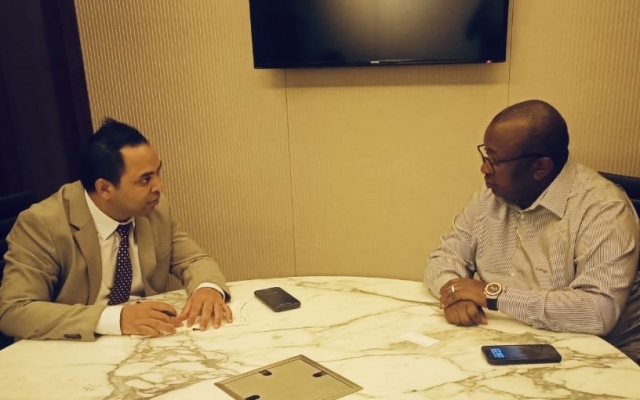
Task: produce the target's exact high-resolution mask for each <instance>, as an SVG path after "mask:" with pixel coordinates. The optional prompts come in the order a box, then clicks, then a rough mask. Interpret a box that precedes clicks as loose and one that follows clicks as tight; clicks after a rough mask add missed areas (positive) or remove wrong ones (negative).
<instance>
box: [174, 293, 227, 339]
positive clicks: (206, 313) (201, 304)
mask: <svg viewBox="0 0 640 400" xmlns="http://www.w3.org/2000/svg"><path fill="white" fill-rule="evenodd" d="M198 316H200V330H201V331H205V330H207V327H208V325H209V320H210V319H211V316H213V327H214V328H216V329H217V328H219V327H220V323H221V322H222V318H223V317H224V319H225V321H227V322H231V321H233V317H232V313H231V309H230V308H229V306H228V305H227V304H226V303H225V302H224V298H223V297H222V294H221V293H220V292H218V291H217V290H215V289H213V288H209V287H202V288H200V289H196V290H195V291H194V292H193V293H191V296H190V297H189V299H188V300H187V304H186V305H185V306H184V309H183V310H182V312H181V313H180V315H179V316H178V319H179V320H180V321H184V320H185V319H186V320H187V326H189V327H190V326H192V325H193V324H194V322H195V321H196V318H197V317H198Z"/></svg>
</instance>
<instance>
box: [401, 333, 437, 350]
mask: <svg viewBox="0 0 640 400" xmlns="http://www.w3.org/2000/svg"><path fill="white" fill-rule="evenodd" d="M400 338H402V339H404V340H408V341H410V342H413V343H415V344H419V345H420V346H424V347H429V346H431V345H433V344H436V343H438V342H439V340H438V339H434V338H432V337H430V336H425V335H423V334H420V333H416V332H407V333H405V334H404V335H402V336H400Z"/></svg>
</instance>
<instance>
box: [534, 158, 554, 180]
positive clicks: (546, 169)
mask: <svg viewBox="0 0 640 400" xmlns="http://www.w3.org/2000/svg"><path fill="white" fill-rule="evenodd" d="M553 166H554V164H553V160H552V159H551V157H540V158H538V159H537V160H536V162H535V163H534V164H533V168H534V170H533V179H535V180H536V181H541V180H543V179H544V178H546V177H547V176H549V175H550V174H551V172H552V171H553Z"/></svg>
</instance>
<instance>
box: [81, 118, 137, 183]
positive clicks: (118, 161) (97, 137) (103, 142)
mask: <svg viewBox="0 0 640 400" xmlns="http://www.w3.org/2000/svg"><path fill="white" fill-rule="evenodd" d="M143 144H147V145H148V144H149V141H148V140H147V139H146V138H145V137H144V136H143V135H142V134H141V133H140V132H139V131H138V130H137V129H136V128H134V127H132V126H129V125H127V124H125V123H122V122H119V121H116V120H114V119H111V118H107V119H105V120H104V122H103V123H102V126H100V128H99V129H98V130H97V131H96V133H95V134H93V135H92V136H91V138H90V139H89V141H88V142H87V144H86V146H85V149H84V152H83V156H82V172H81V178H80V181H81V182H82V186H84V189H85V190H86V191H87V192H89V193H92V192H95V190H96V187H95V185H96V181H97V180H98V179H100V178H102V179H106V180H107V181H109V182H111V183H112V184H114V185H115V186H116V187H118V186H119V185H120V177H121V176H122V173H123V172H124V160H123V159H122V154H121V153H120V149H122V148H123V147H127V146H132V147H135V146H139V145H143Z"/></svg>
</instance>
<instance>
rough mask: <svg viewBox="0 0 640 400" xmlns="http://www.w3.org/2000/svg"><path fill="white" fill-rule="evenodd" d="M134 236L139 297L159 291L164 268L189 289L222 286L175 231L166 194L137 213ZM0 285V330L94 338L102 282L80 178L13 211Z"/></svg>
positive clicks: (213, 268) (207, 262)
mask: <svg viewBox="0 0 640 400" xmlns="http://www.w3.org/2000/svg"><path fill="white" fill-rule="evenodd" d="M134 235H135V238H136V240H137V243H138V252H139V257H140V268H141V270H142V280H143V284H144V294H145V296H150V295H154V294H157V293H161V292H163V291H165V286H166V284H167V278H168V274H169V273H172V274H174V275H175V276H177V277H178V278H180V279H181V280H182V281H183V282H184V284H185V288H186V290H187V293H189V294H190V293H191V292H192V291H193V290H194V289H195V288H196V287H197V286H198V285H199V284H201V283H204V282H211V283H214V284H216V285H218V286H220V287H221V288H222V289H223V290H224V291H225V292H226V293H227V298H229V297H230V296H229V289H228V288H227V286H226V284H225V278H224V276H223V274H222V272H221V271H220V268H219V267H218V265H217V264H216V262H215V261H214V260H213V259H212V258H211V257H209V256H207V255H206V254H205V253H204V252H203V251H202V250H201V249H200V247H198V245H196V244H195V243H194V242H193V240H191V239H190V238H189V237H188V236H187V235H186V234H185V233H184V232H181V231H179V230H177V228H176V222H175V220H174V219H173V218H172V215H171V210H170V208H169V204H168V202H167V201H166V199H164V198H162V199H161V200H160V204H158V206H157V207H156V208H155V210H154V211H152V212H151V213H150V214H149V215H147V216H143V217H137V218H136V223H135V232H134ZM7 242H8V245H9V250H8V251H7V253H6V254H5V260H6V267H5V271H4V277H3V280H2V286H1V287H0V331H2V332H4V333H5V334H7V335H9V336H13V337H17V338H29V339H70V340H81V341H92V340H95V338H96V335H95V333H94V329H95V327H96V324H97V322H98V319H99V318H100V315H101V314H102V311H103V310H104V308H105V307H106V306H104V305H96V304H95V301H96V297H97V295H98V291H99V289H100V283H101V281H102V261H101V256H100V246H99V243H98V233H97V230H96V227H95V224H94V222H93V219H92V217H91V214H90V212H89V208H88V206H87V202H86V199H85V197H84V189H83V187H82V185H81V183H80V182H74V183H71V184H67V185H64V186H63V187H62V188H61V189H60V190H59V191H58V192H56V193H55V194H53V195H52V196H51V197H49V198H48V199H46V200H43V201H42V202H40V203H38V204H35V205H33V206H32V207H31V208H29V209H28V210H26V211H24V212H22V213H21V214H20V216H19V217H18V220H17V221H16V223H15V225H14V227H13V229H12V230H11V233H10V234H9V236H8V237H7Z"/></svg>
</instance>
